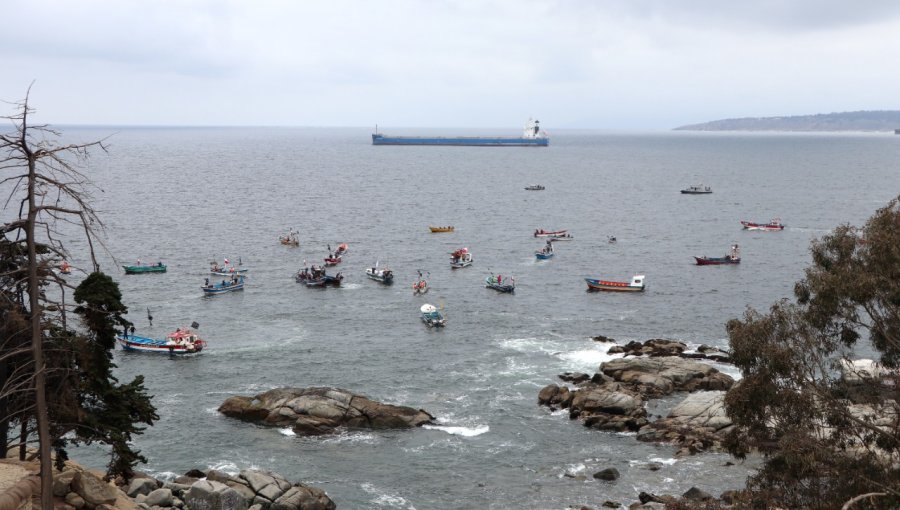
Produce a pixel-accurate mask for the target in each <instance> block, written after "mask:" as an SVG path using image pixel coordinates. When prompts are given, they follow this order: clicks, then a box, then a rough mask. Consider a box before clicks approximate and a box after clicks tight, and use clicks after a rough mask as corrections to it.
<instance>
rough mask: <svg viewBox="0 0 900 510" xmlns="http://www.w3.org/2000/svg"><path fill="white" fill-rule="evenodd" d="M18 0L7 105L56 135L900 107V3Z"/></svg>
mask: <svg viewBox="0 0 900 510" xmlns="http://www.w3.org/2000/svg"><path fill="white" fill-rule="evenodd" d="M3 4H4V5H3V9H2V12H3V22H2V23H0V99H3V100H7V101H9V100H17V99H20V98H22V97H23V96H24V93H25V91H26V89H27V87H28V85H29V84H30V83H31V82H32V81H34V86H33V88H32V92H31V94H32V95H31V102H32V105H33V106H35V107H37V108H38V115H39V116H38V118H39V119H40V120H41V121H43V122H51V123H55V124H73V123H77V124H128V125H267V126H373V125H374V124H376V123H378V124H379V126H382V127H384V128H389V127H390V126H404V127H405V126H423V127H492V128H493V127H497V128H507V127H508V128H510V129H513V128H514V129H515V130H516V131H518V129H519V128H520V126H521V125H522V124H523V123H524V121H525V120H526V119H527V118H528V117H531V116H534V117H537V118H539V119H541V121H542V123H543V124H544V127H545V128H546V129H547V130H549V131H550V132H552V131H553V129H554V128H557V129H559V128H601V129H653V130H655V129H669V128H672V127H675V126H678V125H681V124H688V123H695V122H702V121H707V120H713V119H720V118H730V117H746V116H773V115H797V114H810V113H828V112H836V111H852V110H889V109H900V64H898V62H900V1H897V0H884V1H882V0H872V1H867V0H859V1H848V0H750V1H727V0H726V1H722V0H709V1H701V0H683V1H676V0H607V1H604V0H583V1H580V0H571V1H564V0H556V1H552V0H547V1H532V0H431V1H424V0H423V1H412V0H397V1H394V0H377V1H363V0H359V1H349V0H323V1H317V0H297V1H287V0H283V1H275V0H271V1H258V0H254V1H251V0H246V1H212V0H209V1H165V0H159V1H137V0H135V1H127V0H75V1H70V0H65V1H63V0H60V1H49V0H7V1H5V2H3ZM8 113H10V111H9V108H8V105H6V106H4V111H2V112H0V114H8Z"/></svg>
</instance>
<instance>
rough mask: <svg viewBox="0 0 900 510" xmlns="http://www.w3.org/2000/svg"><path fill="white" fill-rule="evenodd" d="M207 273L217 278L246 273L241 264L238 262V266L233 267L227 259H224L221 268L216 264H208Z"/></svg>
mask: <svg viewBox="0 0 900 510" xmlns="http://www.w3.org/2000/svg"><path fill="white" fill-rule="evenodd" d="M209 272H210V273H212V274H214V275H218V276H231V275H235V274H244V273H246V272H247V268H245V267H243V263H242V262H240V261H238V265H236V266H235V265H233V264H231V263H230V262H229V261H228V259H225V263H224V264H222V265H221V266H220V265H219V263H218V262H215V261H214V262H210V263H209Z"/></svg>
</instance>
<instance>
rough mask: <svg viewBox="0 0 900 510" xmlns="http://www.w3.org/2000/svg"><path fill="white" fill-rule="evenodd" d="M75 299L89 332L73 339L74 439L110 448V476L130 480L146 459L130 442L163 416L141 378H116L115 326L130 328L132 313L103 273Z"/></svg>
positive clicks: (88, 282)
mask: <svg viewBox="0 0 900 510" xmlns="http://www.w3.org/2000/svg"><path fill="white" fill-rule="evenodd" d="M74 297H75V302H76V303H78V305H79V306H77V307H76V308H75V313H76V314H78V315H79V316H81V318H82V322H83V323H84V325H85V327H86V328H87V330H88V332H89V333H88V334H87V335H84V336H79V337H76V338H74V340H73V342H74V344H75V346H74V349H73V350H72V353H73V354H74V356H75V365H76V367H77V370H78V400H79V411H80V412H79V417H80V419H79V422H78V424H77V425H78V426H77V427H75V428H73V431H74V432H75V434H76V436H75V439H74V441H75V442H86V443H90V442H93V441H101V442H103V443H106V444H108V445H110V446H112V454H111V455H112V458H111V460H110V463H109V469H108V471H107V473H108V475H109V476H116V475H121V476H122V477H123V478H125V479H130V478H131V477H132V476H133V475H134V472H133V468H134V465H135V464H136V463H137V462H147V460H146V459H145V458H144V457H143V456H141V455H140V452H138V451H135V450H132V448H131V447H130V446H129V444H128V443H129V442H130V441H131V439H132V436H133V435H134V434H140V433H141V432H142V431H143V430H144V429H143V427H140V426H138V425H137V424H139V423H144V424H147V425H153V422H154V421H155V420H158V419H159V416H157V414H156V409H155V408H154V407H153V405H152V403H151V401H150V397H149V396H148V395H147V394H146V389H145V388H144V377H143V376H142V375H138V376H137V377H135V378H134V380H133V381H131V382H130V383H127V384H119V381H118V379H116V378H115V377H114V376H113V375H112V369H113V368H115V364H114V363H113V362H112V350H113V348H114V347H115V343H116V338H115V337H116V327H117V326H119V327H121V328H123V329H124V328H127V327H128V326H129V325H130V323H129V322H128V321H127V320H125V318H124V317H123V315H124V314H126V313H127V312H128V309H127V308H126V307H125V305H124V304H122V294H121V293H120V292H119V285H118V284H117V283H116V282H114V281H113V279H112V278H110V277H109V276H107V275H105V274H103V273H99V272H94V273H91V274H90V275H88V277H87V278H85V280H84V281H82V282H81V284H80V285H78V288H76V289H75V296H74Z"/></svg>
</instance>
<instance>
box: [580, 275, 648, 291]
mask: <svg viewBox="0 0 900 510" xmlns="http://www.w3.org/2000/svg"><path fill="white" fill-rule="evenodd" d="M584 281H586V282H587V285H588V290H607V291H613V292H644V289H645V288H646V287H644V275H642V274H638V275H634V276H633V277H632V278H631V283H628V282H612V281H608V280H597V279H595V278H585V279H584Z"/></svg>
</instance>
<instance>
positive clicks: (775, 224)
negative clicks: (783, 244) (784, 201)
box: [741, 218, 784, 230]
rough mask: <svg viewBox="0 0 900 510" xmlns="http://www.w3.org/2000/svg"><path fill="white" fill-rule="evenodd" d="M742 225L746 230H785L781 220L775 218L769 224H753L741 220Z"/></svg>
mask: <svg viewBox="0 0 900 510" xmlns="http://www.w3.org/2000/svg"><path fill="white" fill-rule="evenodd" d="M741 225H743V227H744V229H745V230H784V225H783V224H782V223H781V218H773V219H772V221H770V222H768V223H753V222H752V221H743V220H741Z"/></svg>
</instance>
